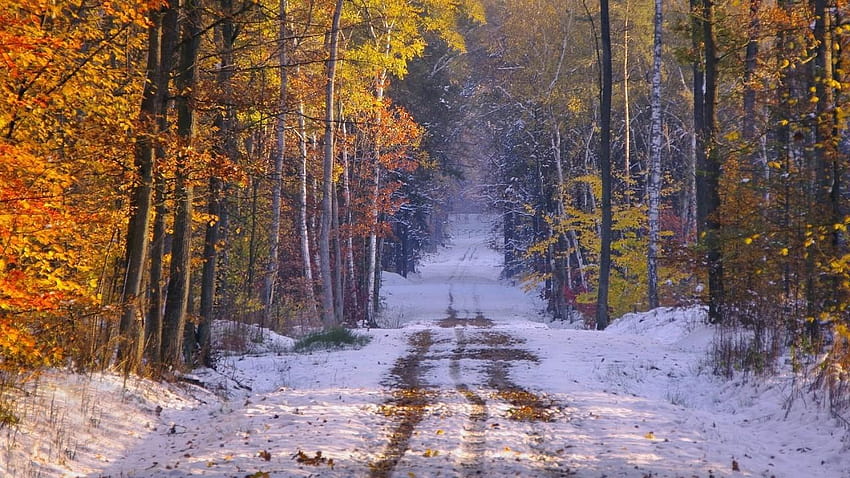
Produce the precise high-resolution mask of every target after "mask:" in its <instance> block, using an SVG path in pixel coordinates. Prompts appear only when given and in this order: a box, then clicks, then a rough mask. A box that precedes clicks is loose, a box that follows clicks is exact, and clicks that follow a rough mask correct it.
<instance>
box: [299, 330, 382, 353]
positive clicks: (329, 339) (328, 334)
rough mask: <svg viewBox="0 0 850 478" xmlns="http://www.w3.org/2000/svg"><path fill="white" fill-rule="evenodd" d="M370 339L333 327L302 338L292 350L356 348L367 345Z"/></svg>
mask: <svg viewBox="0 0 850 478" xmlns="http://www.w3.org/2000/svg"><path fill="white" fill-rule="evenodd" d="M370 340H371V337H368V336H366V335H362V334H355V333H354V332H352V331H350V330H348V329H346V328H344V327H333V328H330V329H327V330H322V331H320V332H314V333H312V334H309V335H306V336H304V337H302V338H301V339H300V340H298V342H295V345H294V346H293V347H292V349H293V350H294V351H296V352H310V351H313V350H331V349H341V348H347V347H353V348H358V347H362V346H364V345H366V344H368V343H369V341H370Z"/></svg>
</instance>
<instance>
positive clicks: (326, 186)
mask: <svg viewBox="0 0 850 478" xmlns="http://www.w3.org/2000/svg"><path fill="white" fill-rule="evenodd" d="M342 7H343V0H337V1H336V6H335V7H334V13H333V20H332V22H331V30H330V38H329V45H328V59H327V61H326V62H325V69H326V70H325V71H326V77H325V118H324V120H325V145H324V147H325V148H324V157H323V158H324V159H323V161H322V222H321V228H320V230H319V269H320V272H321V275H322V322H323V324H324V325H325V327H331V326H333V325H336V323H337V315H336V307H335V304H334V282H333V275H332V272H331V267H332V265H331V264H332V262H331V235H332V234H333V231H332V230H331V229H332V224H333V217H332V214H333V195H334V174H333V169H334V107H335V103H334V98H335V89H334V87H335V81H336V67H337V60H338V58H337V54H338V50H339V27H340V18H341V17H342ZM339 292H340V291H337V293H339Z"/></svg>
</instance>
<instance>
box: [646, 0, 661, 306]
mask: <svg viewBox="0 0 850 478" xmlns="http://www.w3.org/2000/svg"><path fill="white" fill-rule="evenodd" d="M663 3H664V2H663V0H655V17H654V20H653V39H652V92H651V96H650V108H651V110H652V112H651V120H650V121H651V125H650V133H649V135H650V144H649V146H650V150H649V182H648V184H647V186H646V189H647V196H648V199H649V211H648V213H649V242H648V248H647V249H648V250H647V281H648V284H647V285H648V287H647V292H648V296H649V297H648V299H649V307H650V308H655V307H658V232H659V229H660V224H659V222H660V221H659V208H660V203H661V142H662V141H663V140H664V138H663V136H662V135H661V36H662V30H663V28H664V24H663V21H664V13H663Z"/></svg>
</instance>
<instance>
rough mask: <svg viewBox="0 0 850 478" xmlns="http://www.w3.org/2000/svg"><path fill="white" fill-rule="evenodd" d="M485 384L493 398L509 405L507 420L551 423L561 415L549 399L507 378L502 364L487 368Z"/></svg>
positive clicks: (491, 365)
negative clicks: (490, 389) (492, 391)
mask: <svg viewBox="0 0 850 478" xmlns="http://www.w3.org/2000/svg"><path fill="white" fill-rule="evenodd" d="M487 383H488V385H489V386H491V387H493V388H494V389H495V390H496V391H495V392H494V393H493V397H494V398H496V399H498V400H503V401H505V402H508V403H510V404H511V408H509V409H508V418H509V419H511V420H517V421H523V422H551V421H553V420H555V418H556V417H557V416H558V415H560V414H561V413H562V411H561V409H560V407H559V406H558V405H557V404H556V403H555V402H554V401H553V400H551V399H549V398H547V397H545V396H542V395H538V394H535V393H533V392H530V391H528V390H525V389H524V388H522V387H520V386H519V385H517V384H515V383H513V382H512V381H511V380H510V378H508V371H507V367H506V365H505V364H504V363H493V364H490V366H489V367H487Z"/></svg>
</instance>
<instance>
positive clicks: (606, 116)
mask: <svg viewBox="0 0 850 478" xmlns="http://www.w3.org/2000/svg"><path fill="white" fill-rule="evenodd" d="M599 24H600V26H599V30H600V36H601V38H600V40H601V48H602V58H601V62H602V65H601V73H602V76H601V80H602V82H601V84H600V86H601V90H602V91H601V92H600V93H601V101H600V103H601V104H600V109H599V127H600V130H601V132H600V139H599V174H600V176H601V178H602V201H601V204H600V208H601V210H602V223H601V225H600V229H599V236H600V240H601V250H600V253H599V283H598V285H597V287H598V289H597V295H596V328H597V329H599V330H604V329H605V328H606V327H608V288H609V287H608V282H609V277H610V274H611V239H612V237H611V236H612V231H611V229H612V222H613V217H612V210H611V187H612V180H611V89H612V88H611V87H612V82H613V80H612V76H613V74H612V65H611V20H610V17H609V12H608V0H599Z"/></svg>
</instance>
